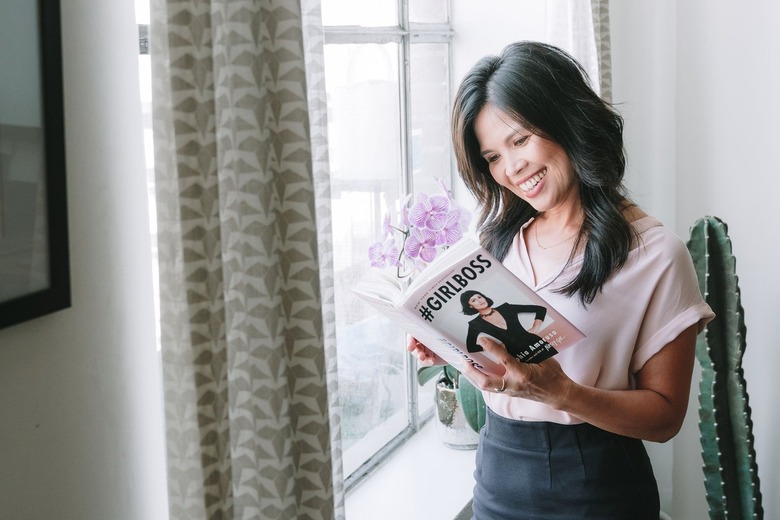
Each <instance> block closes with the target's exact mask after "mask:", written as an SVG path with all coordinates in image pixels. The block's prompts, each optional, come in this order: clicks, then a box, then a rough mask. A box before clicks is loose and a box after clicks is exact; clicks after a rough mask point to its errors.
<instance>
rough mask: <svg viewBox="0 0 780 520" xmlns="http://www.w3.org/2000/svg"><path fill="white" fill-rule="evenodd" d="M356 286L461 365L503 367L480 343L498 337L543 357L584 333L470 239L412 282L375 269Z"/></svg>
mask: <svg viewBox="0 0 780 520" xmlns="http://www.w3.org/2000/svg"><path fill="white" fill-rule="evenodd" d="M353 291H354V292H355V293H356V294H357V295H358V296H359V297H361V298H362V299H364V300H365V301H367V302H368V303H370V304H371V305H373V306H374V307H375V308H376V309H378V310H379V311H380V312H382V313H384V314H385V315H386V316H388V317H389V318H390V319H392V320H394V321H395V322H396V323H397V324H398V325H399V326H400V327H401V328H402V329H404V330H405V331H406V332H407V333H409V334H410V335H412V336H413V337H415V338H417V340H419V341H420V342H421V343H423V344H424V345H425V346H427V347H428V348H429V349H431V350H432V351H434V352H435V353H436V354H438V355H439V356H440V357H441V358H442V359H444V360H445V361H447V362H448V363H450V364H451V365H453V366H454V367H455V368H458V369H461V368H462V367H463V365H464V364H466V363H468V364H470V365H473V366H474V367H475V368H477V369H479V370H482V371H483V372H486V373H491V374H501V373H502V372H503V369H502V368H500V367H499V366H498V365H497V363H496V362H495V360H494V359H493V357H492V356H490V354H488V353H487V352H485V351H484V350H483V349H482V347H481V345H480V343H481V342H482V341H484V338H491V339H493V340H495V341H497V342H499V343H502V344H503V345H504V347H506V349H507V350H508V351H509V352H510V353H511V354H512V355H513V356H514V357H515V358H516V359H518V360H520V361H523V362H527V363H538V362H540V361H543V360H545V359H547V358H549V357H551V356H554V355H555V354H557V353H558V352H560V351H561V350H563V349H566V348H569V347H570V346H572V345H574V344H575V343H577V342H578V341H580V340H581V339H582V338H583V337H584V335H583V334H582V332H581V331H579V330H578V329H577V328H576V327H575V326H574V325H573V324H572V323H571V322H569V321H568V320H567V319H566V318H565V317H564V316H562V315H561V314H560V313H558V312H557V311H556V310H555V309H554V308H553V307H552V306H551V305H550V304H548V303H547V302H546V301H545V300H544V299H542V298H541V297H540V296H539V295H538V294H536V293H535V292H534V291H533V290H532V289H531V288H529V287H528V286H527V285H525V284H524V283H523V282H522V281H520V279H518V278H517V277H516V276H515V275H514V274H512V273H511V272H510V271H509V270H508V269H507V268H506V267H504V265H503V264H502V263H501V262H499V261H498V260H497V259H496V258H495V257H493V256H492V255H491V254H490V253H488V252H487V251H486V250H485V249H484V248H482V247H481V246H480V245H479V244H477V243H476V242H474V241H473V240H470V239H466V238H464V239H462V240H460V241H459V242H458V243H456V244H455V245H453V246H452V247H450V248H448V249H447V250H445V251H444V252H443V253H441V254H440V255H439V256H438V257H437V258H436V259H435V260H434V261H433V262H431V263H430V264H429V265H428V266H427V267H426V268H425V269H424V270H423V271H421V272H420V273H418V274H417V275H416V277H415V278H414V280H413V281H412V282H411V283H410V284H408V286H407V285H406V284H405V282H404V280H401V279H398V278H397V277H396V276H394V275H393V274H392V273H391V272H388V271H379V270H377V271H374V272H373V273H372V275H370V276H368V277H366V278H365V279H363V280H361V282H360V283H358V284H357V286H355V287H354V288H353Z"/></svg>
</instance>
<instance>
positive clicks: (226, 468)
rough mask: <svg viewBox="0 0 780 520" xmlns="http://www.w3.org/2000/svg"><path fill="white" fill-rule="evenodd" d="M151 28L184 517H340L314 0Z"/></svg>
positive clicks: (163, 2)
mask: <svg viewBox="0 0 780 520" xmlns="http://www.w3.org/2000/svg"><path fill="white" fill-rule="evenodd" d="M152 20H153V22H152V27H151V31H150V39H151V45H152V66H153V88H154V141H155V170H156V181H155V182H156V187H155V189H156V203H157V214H158V219H157V225H158V229H157V234H158V262H159V278H160V316H161V320H160V321H161V331H160V333H161V345H162V358H163V377H164V387H165V414H166V417H165V422H166V430H167V431H166V436H167V456H168V482H169V502H170V507H169V509H170V517H171V518H172V519H174V520H199V519H234V518H235V519H274V520H276V519H320V518H322V519H330V518H334V517H335V515H336V514H337V511H339V510H340V508H341V505H340V503H341V501H342V498H341V497H340V496H339V494H340V490H339V489H336V491H334V482H333V481H334V467H340V461H336V462H334V461H333V457H332V450H331V429H330V422H329V414H328V395H329V393H328V388H327V379H328V377H327V373H326V368H327V366H328V363H329V361H328V359H332V358H333V356H329V355H328V354H327V353H326V348H325V345H326V333H325V332H324V327H323V325H324V324H323V297H322V295H323V293H326V292H327V290H328V289H327V288H326V289H325V290H323V289H322V288H321V279H320V276H321V274H320V273H321V270H320V262H319V260H318V254H319V253H318V240H317V224H316V211H317V210H316V208H315V203H314V194H315V189H324V188H322V187H319V188H315V182H314V173H313V163H317V164H321V163H322V161H321V159H319V158H318V159H317V160H313V150H312V144H311V135H312V131H311V129H310V115H309V100H308V99H307V95H308V94H307V70H306V67H307V61H306V53H305V49H304V47H305V46H306V44H305V43H304V39H303V32H304V27H303V18H302V13H301V4H300V3H299V2H298V1H297V0H292V1H289V0H283V1H274V2H272V1H270V0H178V1H177V0H152ZM313 45H314V47H313V48H315V49H316V43H315V44H313ZM315 105H316V103H315ZM320 134H321V132H320ZM320 175H322V173H321V172H320ZM323 211H324V210H323ZM336 474H337V475H338V472H336ZM339 478H340V477H339ZM337 504H338V505H337Z"/></svg>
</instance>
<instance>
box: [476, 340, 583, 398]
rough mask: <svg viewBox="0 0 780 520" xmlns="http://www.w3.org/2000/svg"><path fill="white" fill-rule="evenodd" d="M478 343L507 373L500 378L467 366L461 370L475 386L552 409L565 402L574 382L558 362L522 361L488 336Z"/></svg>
mask: <svg viewBox="0 0 780 520" xmlns="http://www.w3.org/2000/svg"><path fill="white" fill-rule="evenodd" d="M480 344H481V345H482V348H484V349H485V351H486V352H488V353H489V354H490V355H491V356H492V357H493V358H495V359H496V362H497V363H498V364H500V365H503V366H504V368H505V369H506V373H505V374H504V376H503V378H502V377H501V376H492V375H487V374H485V373H483V372H480V371H479V370H477V369H475V368H472V367H470V366H468V367H466V368H465V369H464V373H465V374H466V377H468V378H469V380H471V382H472V383H474V385H475V386H477V387H478V388H481V389H482V390H487V391H490V392H497V393H505V394H507V395H510V396H512V397H523V398H525V399H532V400H534V401H539V402H542V403H547V404H548V405H550V406H552V407H553V408H559V407H560V406H561V405H562V404H563V403H564V401H565V400H566V396H567V394H568V393H569V390H570V389H571V387H572V385H574V381H572V380H571V379H569V377H568V376H567V375H566V374H565V373H564V372H563V370H561V365H560V364H559V363H558V361H556V360H555V359H553V358H550V359H547V360H545V361H542V362H541V363H533V364H531V363H522V362H520V361H518V360H516V359H515V358H514V357H513V356H512V355H511V354H510V353H509V352H507V350H506V348H505V347H504V345H502V344H501V343H498V342H496V341H494V340H492V339H490V338H484V341H482V342H480Z"/></svg>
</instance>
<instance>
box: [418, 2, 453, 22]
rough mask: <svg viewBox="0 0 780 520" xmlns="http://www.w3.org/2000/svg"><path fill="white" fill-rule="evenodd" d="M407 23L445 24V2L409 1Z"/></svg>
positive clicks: (446, 19) (446, 18)
mask: <svg viewBox="0 0 780 520" xmlns="http://www.w3.org/2000/svg"><path fill="white" fill-rule="evenodd" d="M409 21H410V22H415V23H447V22H448V21H449V20H448V17H447V0H409Z"/></svg>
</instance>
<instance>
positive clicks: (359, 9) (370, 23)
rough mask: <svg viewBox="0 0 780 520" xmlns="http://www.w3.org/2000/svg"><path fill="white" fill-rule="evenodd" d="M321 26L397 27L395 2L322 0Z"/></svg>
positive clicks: (386, 0) (396, 5)
mask: <svg viewBox="0 0 780 520" xmlns="http://www.w3.org/2000/svg"><path fill="white" fill-rule="evenodd" d="M322 24H323V25H326V26H327V25H359V26H363V27H389V26H395V25H398V3H397V2H396V0H370V1H366V0H322Z"/></svg>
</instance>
